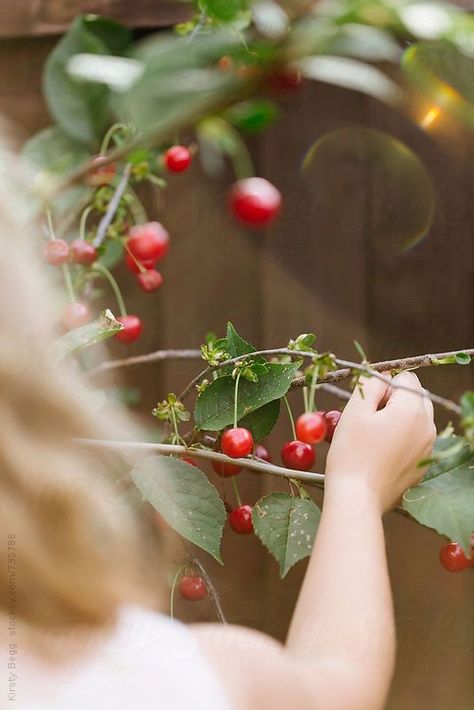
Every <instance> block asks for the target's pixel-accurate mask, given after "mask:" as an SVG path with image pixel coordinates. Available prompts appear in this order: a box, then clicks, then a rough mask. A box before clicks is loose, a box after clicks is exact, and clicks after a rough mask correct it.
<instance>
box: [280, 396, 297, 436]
mask: <svg viewBox="0 0 474 710" xmlns="http://www.w3.org/2000/svg"><path fill="white" fill-rule="evenodd" d="M283 401H284V402H285V405H286V409H287V411H288V416H289V417H290V422H291V430H292V432H293V439H296V429H295V420H294V418H293V412H292V411H291V407H290V403H289V402H288V397H287V396H286V395H285V396H284V397H283Z"/></svg>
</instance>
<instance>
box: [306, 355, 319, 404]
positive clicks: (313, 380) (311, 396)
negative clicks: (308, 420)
mask: <svg viewBox="0 0 474 710" xmlns="http://www.w3.org/2000/svg"><path fill="white" fill-rule="evenodd" d="M318 375H319V365H314V367H313V376H312V378H311V387H310V390H309V397H308V400H309V401H308V409H309V411H310V412H314V408H315V406H314V396H315V394H316V383H317V381H318Z"/></svg>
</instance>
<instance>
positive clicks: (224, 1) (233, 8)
mask: <svg viewBox="0 0 474 710" xmlns="http://www.w3.org/2000/svg"><path fill="white" fill-rule="evenodd" d="M248 4H249V3H248V0H199V9H200V10H201V12H203V13H204V14H205V15H207V17H210V18H211V19H213V20H215V21H216V22H233V21H234V20H237V19H238V18H239V15H240V14H241V13H242V12H244V11H245V10H247V9H248Z"/></svg>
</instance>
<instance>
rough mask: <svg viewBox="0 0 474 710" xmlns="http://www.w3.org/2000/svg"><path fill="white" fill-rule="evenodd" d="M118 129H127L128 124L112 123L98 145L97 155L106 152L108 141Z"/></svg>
mask: <svg viewBox="0 0 474 710" xmlns="http://www.w3.org/2000/svg"><path fill="white" fill-rule="evenodd" d="M118 131H124V132H126V131H128V126H126V125H125V123H114V125H113V126H111V127H110V128H109V130H108V131H107V133H106V134H105V136H104V140H103V141H102V145H101V146H100V153H99V155H105V154H106V153H107V150H108V148H109V145H110V141H111V140H112V138H113V136H114V134H115V133H117V132H118Z"/></svg>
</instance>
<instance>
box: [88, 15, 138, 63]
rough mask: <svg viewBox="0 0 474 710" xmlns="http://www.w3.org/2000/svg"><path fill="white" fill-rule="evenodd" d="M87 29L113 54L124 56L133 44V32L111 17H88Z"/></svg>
mask: <svg viewBox="0 0 474 710" xmlns="http://www.w3.org/2000/svg"><path fill="white" fill-rule="evenodd" d="M86 21H87V29H88V30H89V32H92V33H93V34H94V35H95V36H96V37H97V38H98V39H99V40H100V41H101V42H103V43H104V44H105V46H106V47H107V49H108V50H109V52H111V53H112V54H123V53H124V52H126V51H127V49H128V47H129V46H130V44H131V43H132V32H131V30H130V29H129V28H128V27H125V25H122V24H121V23H120V22H117V21H116V20H112V19H110V17H102V16H99V15H87V17H86Z"/></svg>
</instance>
